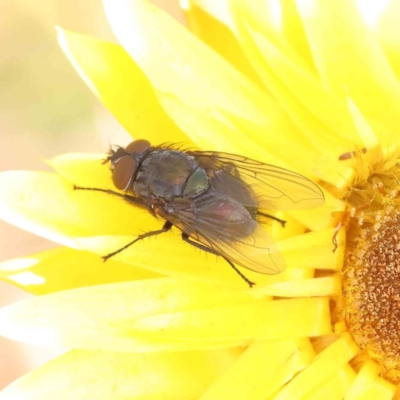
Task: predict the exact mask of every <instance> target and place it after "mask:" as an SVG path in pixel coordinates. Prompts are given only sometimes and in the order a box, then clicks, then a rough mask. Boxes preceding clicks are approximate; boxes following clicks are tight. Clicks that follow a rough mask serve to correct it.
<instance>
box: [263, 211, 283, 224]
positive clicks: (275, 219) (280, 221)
mask: <svg viewBox="0 0 400 400" xmlns="http://www.w3.org/2000/svg"><path fill="white" fill-rule="evenodd" d="M257 215H261V216H263V217H265V218H269V219H272V220H274V221H277V222H279V223H280V224H281V225H282V228H284V227H285V224H286V221H285V220H284V219H280V218H277V217H274V216H273V215H271V214H266V213H263V212H261V211H257Z"/></svg>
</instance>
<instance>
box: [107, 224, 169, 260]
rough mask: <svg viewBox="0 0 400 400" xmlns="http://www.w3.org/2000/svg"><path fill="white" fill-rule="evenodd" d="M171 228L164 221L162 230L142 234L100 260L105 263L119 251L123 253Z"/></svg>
mask: <svg viewBox="0 0 400 400" xmlns="http://www.w3.org/2000/svg"><path fill="white" fill-rule="evenodd" d="M171 228H172V224H171V222H169V221H166V222H165V224H164V226H163V227H162V229H158V230H156V231H151V232H147V233H143V234H141V235H139V236H138V237H137V238H136V239H135V240H132V242H130V243H128V244H127V245H125V246H124V247H121V248H120V249H118V250H116V251H113V252H112V253H110V254H107V255H106V256H103V257H102V259H103V260H104V261H107V260H108V259H109V258H111V257H114V256H115V255H116V254H118V253H121V251H123V250H125V249H127V248H128V247H130V246H132V245H133V244H134V243H136V242H138V241H139V240H143V239H145V238H147V237H150V236H156V235H159V234H161V233H164V232H168V231H169V230H170V229H171Z"/></svg>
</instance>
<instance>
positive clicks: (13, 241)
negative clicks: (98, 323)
mask: <svg viewBox="0 0 400 400" xmlns="http://www.w3.org/2000/svg"><path fill="white" fill-rule="evenodd" d="M152 2H153V3H155V4H156V5H158V6H159V7H161V8H163V9H165V10H167V11H168V12H169V13H171V14H172V15H173V16H174V17H175V18H177V19H178V20H179V21H180V22H183V15H182V13H181V11H180V8H179V5H178V1H177V0H154V1H152ZM55 25H59V26H61V27H63V28H66V29H69V30H72V31H76V32H80V33H83V34H86V35H91V36H95V37H98V38H101V39H104V40H109V41H112V42H116V40H115V38H114V35H113V34H112V32H111V29H110V28H109V26H108V23H107V19H106V16H105V14H104V11H103V7H102V2H101V0H85V1H82V0H36V1H32V0H1V1H0V49H1V58H0V171H5V170H12V169H14V170H15V169H17V170H21V169H27V170H45V169H47V167H46V166H45V164H44V163H43V162H42V161H41V160H42V159H47V158H50V157H53V156H55V155H58V154H62V153H67V152H93V153H101V152H106V151H107V149H108V146H109V141H111V142H112V143H125V142H126V141H127V134H126V132H124V130H123V128H122V127H121V126H120V125H119V124H118V122H117V121H116V120H115V119H114V118H113V116H112V115H111V114H110V113H109V112H108V111H107V110H106V109H105V108H104V107H103V106H102V105H101V104H100V103H99V101H97V99H96V98H95V97H94V96H93V95H92V93H91V92H90V90H89V89H88V88H87V87H86V85H85V84H84V83H83V81H81V79H80V78H79V76H78V75H77V74H76V73H75V71H74V69H73V68H72V66H71V65H70V63H69V61H68V60H67V58H66V57H65V56H64V54H63V53H62V51H61V50H60V48H59V46H58V43H57V38H56V31H55V29H54V26H55ZM55 246H56V245H55V244H54V243H51V242H49V241H46V240H45V239H42V238H40V237H37V236H34V235H32V234H30V233H28V232H25V231H22V230H20V229H18V228H16V227H14V226H11V225H8V224H7V223H5V222H3V221H1V220H0V262H1V261H5V260H8V259H12V258H15V257H23V256H27V255H30V254H34V253H38V252H40V251H44V250H48V249H51V248H53V247H55ZM27 297H30V295H29V294H27V293H25V292H24V291H22V290H20V289H17V288H15V287H14V286H12V285H9V284H6V283H4V282H1V281H0V307H2V306H4V305H6V304H10V303H13V302H15V301H18V300H21V299H23V298H27ZM59 352H60V350H58V349H42V348H37V347H33V346H27V345H23V344H20V343H18V342H13V341H11V340H7V339H3V338H1V337H0V390H1V389H2V388H3V387H5V386H6V385H7V384H9V383H10V382H12V381H13V380H15V379H16V378H18V377H19V376H21V375H22V374H24V373H26V372H28V371H29V370H31V369H33V368H35V367H37V366H38V365H40V364H43V363H44V362H46V361H47V360H49V359H51V358H53V357H55V356H56V355H58V354H59Z"/></svg>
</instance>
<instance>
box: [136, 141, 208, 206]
mask: <svg viewBox="0 0 400 400" xmlns="http://www.w3.org/2000/svg"><path fill="white" fill-rule="evenodd" d="M207 187H208V178H207V175H206V173H205V171H204V170H202V169H201V168H199V166H198V165H197V162H196V160H195V159H194V158H193V157H192V156H189V155H188V154H186V153H184V152H181V151H177V150H170V149H155V150H153V151H152V152H151V153H149V154H148V155H146V157H145V159H144V160H143V162H142V163H141V165H140V167H139V169H138V172H137V175H136V179H135V182H134V183H133V190H134V192H135V193H136V194H137V195H138V196H141V197H142V198H144V199H150V198H162V199H164V200H166V201H171V200H173V199H174V198H176V197H188V198H192V197H195V196H198V195H199V194H201V193H202V192H203V191H205V190H206V189H207Z"/></svg>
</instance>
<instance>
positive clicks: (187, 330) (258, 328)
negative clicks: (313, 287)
mask: <svg viewBox="0 0 400 400" xmlns="http://www.w3.org/2000/svg"><path fill="white" fill-rule="evenodd" d="M282 315H284V316H285V318H284V319H283V318H282ZM132 329H133V332H141V333H142V334H143V335H144V334H145V335H146V336H148V337H149V338H151V337H154V338H159V339H162V338H164V339H170V340H172V339H175V340H185V341H190V342H191V343H196V342H198V343H202V342H203V341H205V340H207V339H208V340H220V339H228V340H238V343H240V342H241V341H245V340H250V339H280V338H282V339H285V338H302V337H307V336H308V337H311V336H320V335H324V334H327V333H329V332H330V330H331V327H330V315H329V306H328V299H327V298H306V299H290V300H275V301H269V300H268V301H265V300H259V301H254V302H252V303H247V304H239V305H235V306H225V307H214V308H212V309H207V310H194V311H184V312H174V313H166V314H159V315H152V316H148V317H143V318H140V319H138V320H137V321H136V322H135V324H134V326H133V327H132Z"/></svg>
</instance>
